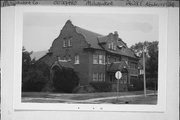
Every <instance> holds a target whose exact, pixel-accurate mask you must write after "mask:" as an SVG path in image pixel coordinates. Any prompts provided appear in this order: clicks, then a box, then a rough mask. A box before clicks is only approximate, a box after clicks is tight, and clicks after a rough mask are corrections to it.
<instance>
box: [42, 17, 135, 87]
mask: <svg viewBox="0 0 180 120" xmlns="http://www.w3.org/2000/svg"><path fill="white" fill-rule="evenodd" d="M138 60H139V59H138V58H137V56H136V55H135V54H134V52H133V51H131V49H129V48H128V47H127V45H126V43H125V42H123V41H122V39H120V38H119V36H118V33H117V32H114V33H109V34H108V35H106V36H104V35H100V34H97V33H94V32H91V31H88V30H85V29H83V28H80V27H78V26H75V25H73V24H72V22H71V21H70V20H68V21H67V22H66V23H65V25H64V27H63V28H62V30H61V32H60V35H59V36H58V37H57V38H56V39H55V40H54V41H53V43H52V46H51V47H50V49H49V52H48V53H47V54H46V55H45V56H43V57H42V58H40V59H39V61H43V62H45V63H46V64H48V65H49V66H50V69H51V70H50V71H51V80H53V77H54V76H53V75H54V74H53V70H54V69H53V68H54V67H60V68H61V67H66V68H71V69H74V71H76V73H77V75H78V77H79V78H80V81H79V85H80V86H83V85H88V84H89V83H90V82H110V83H112V91H113V90H115V89H116V79H115V77H114V74H115V72H116V71H117V70H120V71H121V72H122V73H123V74H122V79H121V80H120V90H121V91H127V85H128V84H131V81H132V80H133V79H134V78H137V77H138V75H139V70H138Z"/></svg>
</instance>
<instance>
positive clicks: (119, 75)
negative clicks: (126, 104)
mask: <svg viewBox="0 0 180 120" xmlns="http://www.w3.org/2000/svg"><path fill="white" fill-rule="evenodd" d="M115 77H116V79H117V102H118V97H119V80H120V79H121V77H122V73H121V72H120V71H117V72H116V73H115Z"/></svg>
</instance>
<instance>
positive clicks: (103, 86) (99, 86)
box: [90, 82, 111, 92]
mask: <svg viewBox="0 0 180 120" xmlns="http://www.w3.org/2000/svg"><path fill="white" fill-rule="evenodd" d="M90 85H91V86H92V87H93V88H94V89H95V91H96V92H111V83H108V82H91V83H90Z"/></svg>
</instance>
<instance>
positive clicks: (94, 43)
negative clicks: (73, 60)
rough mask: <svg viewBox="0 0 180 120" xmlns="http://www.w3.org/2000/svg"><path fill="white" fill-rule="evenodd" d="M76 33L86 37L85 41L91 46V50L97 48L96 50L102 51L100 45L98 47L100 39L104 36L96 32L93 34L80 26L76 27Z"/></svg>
mask: <svg viewBox="0 0 180 120" xmlns="http://www.w3.org/2000/svg"><path fill="white" fill-rule="evenodd" d="M75 28H76V31H77V32H78V33H80V34H82V35H83V36H84V37H85V40H86V41H87V43H88V44H90V47H91V48H96V49H102V48H101V47H100V46H99V45H98V39H97V38H98V37H100V36H103V35H101V34H98V33H95V32H91V31H89V30H86V29H83V28H80V27H78V26H75Z"/></svg>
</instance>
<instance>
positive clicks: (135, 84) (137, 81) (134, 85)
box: [128, 77, 144, 91]
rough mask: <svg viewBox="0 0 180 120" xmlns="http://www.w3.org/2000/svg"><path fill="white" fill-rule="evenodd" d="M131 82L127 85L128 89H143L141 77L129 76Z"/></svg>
mask: <svg viewBox="0 0 180 120" xmlns="http://www.w3.org/2000/svg"><path fill="white" fill-rule="evenodd" d="M130 81H131V84H130V85H128V91H138V90H143V89H144V87H143V83H144V82H143V79H142V78H140V77H139V78H138V77H131V78H130Z"/></svg>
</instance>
